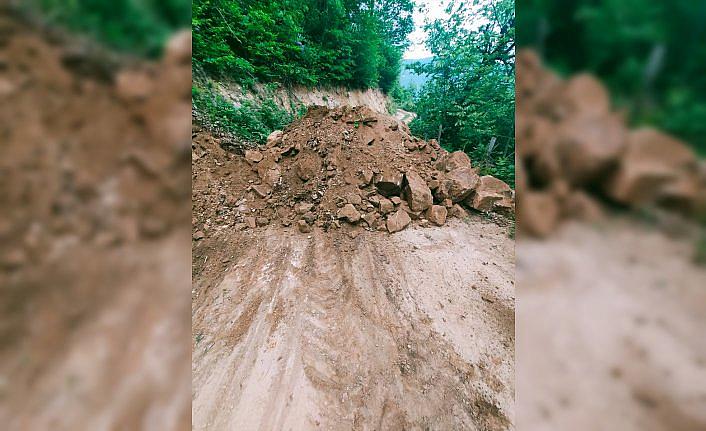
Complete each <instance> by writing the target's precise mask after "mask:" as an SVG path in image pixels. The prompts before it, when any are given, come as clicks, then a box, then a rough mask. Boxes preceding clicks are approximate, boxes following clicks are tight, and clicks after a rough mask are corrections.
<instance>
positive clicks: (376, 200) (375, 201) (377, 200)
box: [368, 195, 385, 207]
mask: <svg viewBox="0 0 706 431" xmlns="http://www.w3.org/2000/svg"><path fill="white" fill-rule="evenodd" d="M381 199H385V198H383V197H382V196H380V195H372V196H370V197H369V198H368V202H370V203H371V204H373V205H374V206H376V207H377V206H380V200H381Z"/></svg>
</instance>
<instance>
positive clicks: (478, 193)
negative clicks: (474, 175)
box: [466, 175, 512, 211]
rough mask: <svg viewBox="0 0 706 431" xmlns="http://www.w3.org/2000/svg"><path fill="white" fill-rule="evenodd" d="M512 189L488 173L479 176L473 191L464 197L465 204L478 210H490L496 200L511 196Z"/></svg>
mask: <svg viewBox="0 0 706 431" xmlns="http://www.w3.org/2000/svg"><path fill="white" fill-rule="evenodd" d="M511 196H512V189H511V188H510V186H509V185H507V184H506V183H505V182H503V181H502V180H499V179H497V178H495V177H493V176H490V175H484V176H482V177H481V178H480V182H479V184H478V187H476V190H475V193H473V195H472V196H470V197H469V198H468V199H466V204H467V205H468V206H470V207H471V208H475V209H477V210H478V211H491V210H492V209H493V208H494V207H495V204H496V203H497V202H498V201H501V200H503V199H505V198H508V199H509V198H511Z"/></svg>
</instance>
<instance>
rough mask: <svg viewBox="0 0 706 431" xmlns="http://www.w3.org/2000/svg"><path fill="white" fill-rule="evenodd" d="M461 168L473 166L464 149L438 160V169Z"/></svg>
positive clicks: (449, 170) (445, 170)
mask: <svg viewBox="0 0 706 431" xmlns="http://www.w3.org/2000/svg"><path fill="white" fill-rule="evenodd" d="M459 168H471V159H470V157H468V154H466V153H464V152H463V151H454V152H453V153H448V154H446V155H444V156H443V157H441V159H439V161H438V162H436V169H438V170H440V171H443V172H451V171H453V170H455V169H459Z"/></svg>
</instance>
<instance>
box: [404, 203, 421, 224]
mask: <svg viewBox="0 0 706 431" xmlns="http://www.w3.org/2000/svg"><path fill="white" fill-rule="evenodd" d="M399 209H401V210H402V211H404V212H406V213H407V214H408V215H409V216H410V217H411V218H412V220H416V219H418V218H419V216H420V215H421V214H422V212H421V211H413V210H412V208H410V207H409V204H408V203H407V201H402V203H401V204H400V206H399Z"/></svg>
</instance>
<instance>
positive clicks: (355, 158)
mask: <svg viewBox="0 0 706 431" xmlns="http://www.w3.org/2000/svg"><path fill="white" fill-rule="evenodd" d="M280 133H281V132H280ZM220 145H221V140H220V139H219V138H216V137H214V136H212V135H211V134H210V133H208V132H207V131H206V130H203V129H201V128H200V127H195V128H194V134H193V144H192V147H193V148H192V153H193V159H194V161H193V196H192V199H193V214H194V216H195V218H194V220H193V222H194V223H193V224H194V233H195V234H197V233H198V232H201V233H203V232H208V230H209V229H212V228H218V229H221V228H225V227H226V226H230V227H231V228H235V229H236V230H244V229H248V228H249V225H248V223H247V222H248V219H251V220H250V223H256V224H257V225H258V226H263V225H270V224H276V225H281V226H289V225H291V224H294V223H296V222H297V220H299V219H301V218H302V215H304V213H305V212H304V211H300V212H299V213H297V206H298V205H299V204H309V205H310V206H311V208H310V209H307V211H306V212H307V213H310V214H308V217H304V218H308V223H309V224H310V225H316V226H318V227H320V228H323V229H325V230H328V229H331V228H333V229H339V228H344V229H346V230H350V229H352V228H354V227H355V226H362V227H364V228H366V229H368V230H385V229H386V227H385V218H386V217H387V214H386V213H384V212H383V211H382V210H381V208H380V207H379V205H378V201H379V200H380V199H382V198H384V196H382V195H381V194H380V191H379V187H378V186H376V183H377V182H378V180H379V179H380V178H381V176H383V175H385V174H386V173H388V172H391V173H396V174H399V175H400V178H402V175H404V174H409V173H410V172H411V171H415V172H416V173H418V174H419V176H420V177H421V178H422V180H424V181H425V182H426V184H423V185H422V186H423V187H427V184H428V185H430V187H429V188H430V189H431V191H432V192H434V195H435V197H434V203H435V204H437V205H446V206H447V207H448V208H449V211H450V215H451V216H454V215H463V214H464V213H465V210H461V211H451V208H452V202H451V201H450V200H448V201H444V199H443V197H442V196H440V194H439V193H437V192H436V189H435V187H436V186H435V185H434V183H437V184H438V183H439V182H442V181H443V180H444V178H445V177H444V175H445V174H444V172H443V170H440V169H438V168H437V162H438V160H439V159H440V158H441V157H443V156H444V155H446V154H447V152H446V151H445V150H443V149H442V148H441V147H439V145H438V144H437V143H436V141H434V140H431V141H430V142H425V141H422V140H420V139H418V138H416V137H414V136H412V135H410V133H409V129H408V128H407V126H406V124H404V123H403V122H400V121H397V120H395V119H394V118H393V117H389V116H387V115H383V114H378V113H375V112H374V111H372V110H370V109H368V108H365V107H355V108H350V107H343V108H336V109H328V108H324V107H314V108H310V109H309V112H308V113H307V115H306V116H305V117H304V118H302V119H301V120H299V121H297V122H295V123H294V124H292V125H291V126H289V127H288V128H287V129H286V130H285V131H284V133H282V134H281V137H280V138H277V139H270V140H269V142H268V145H267V146H266V147H264V148H260V149H256V150H250V151H247V152H246V154H245V155H243V154H242V153H240V154H234V153H231V152H227V151H224V150H223V149H221V148H220ZM469 168H470V164H469ZM473 175H476V174H475V173H473ZM476 176H477V175H476ZM405 183H406V178H405ZM405 183H403V184H401V185H402V190H399V191H396V192H394V193H392V194H388V195H387V198H392V197H394V196H397V197H398V198H400V201H398V202H397V203H396V204H395V207H394V210H393V211H397V210H399V209H401V208H406V209H405V210H406V211H408V212H409V213H410V216H411V217H412V219H419V220H420V223H421V224H423V225H425V224H428V222H427V221H426V220H425V215H424V213H423V212H422V211H414V212H413V211H409V207H408V206H406V202H404V201H406V200H407V196H406V195H405V192H404V184H405ZM508 190H509V188H508ZM400 202H402V203H401V205H400ZM347 203H351V204H353V205H354V206H355V210H356V211H357V212H358V214H360V215H361V216H364V215H366V214H367V217H369V219H368V218H367V217H365V218H364V219H363V220H362V221H360V222H354V223H346V222H343V221H339V216H338V212H339V211H340V210H341V208H342V207H344V206H345V205H346V204H347ZM461 203H462V202H459V204H461ZM464 205H465V204H464ZM459 208H460V207H459ZM496 217H497V218H498V220H502V217H499V216H496ZM368 220H369V222H368ZM505 223H507V221H505ZM250 226H252V224H251V225H250ZM199 236H200V235H199Z"/></svg>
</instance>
